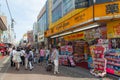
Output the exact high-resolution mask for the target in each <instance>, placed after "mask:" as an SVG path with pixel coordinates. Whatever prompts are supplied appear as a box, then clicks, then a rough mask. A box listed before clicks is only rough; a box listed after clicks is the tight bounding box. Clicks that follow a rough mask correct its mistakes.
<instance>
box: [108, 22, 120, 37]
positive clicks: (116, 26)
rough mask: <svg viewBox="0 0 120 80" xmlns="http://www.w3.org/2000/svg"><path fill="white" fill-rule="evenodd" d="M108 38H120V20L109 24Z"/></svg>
mask: <svg viewBox="0 0 120 80" xmlns="http://www.w3.org/2000/svg"><path fill="white" fill-rule="evenodd" d="M107 37H108V38H120V20H118V21H112V22H109V23H108V24H107Z"/></svg>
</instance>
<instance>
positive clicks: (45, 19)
mask: <svg viewBox="0 0 120 80" xmlns="http://www.w3.org/2000/svg"><path fill="white" fill-rule="evenodd" d="M49 2H51V1H47V2H46V3H45V5H44V6H43V8H42V10H41V11H40V13H39V15H38V17H37V23H38V43H39V45H40V46H45V45H46V44H47V38H45V37H44V32H45V31H46V30H48V26H49V25H50V24H49V22H51V17H49V15H51V13H50V11H49V9H50V8H49V5H50V3H49Z"/></svg>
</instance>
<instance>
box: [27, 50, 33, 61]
mask: <svg viewBox="0 0 120 80" xmlns="http://www.w3.org/2000/svg"><path fill="white" fill-rule="evenodd" d="M28 55H29V57H28V61H32V60H33V57H32V54H31V53H30V52H29V54H28Z"/></svg>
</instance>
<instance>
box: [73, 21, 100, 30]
mask: <svg viewBox="0 0 120 80" xmlns="http://www.w3.org/2000/svg"><path fill="white" fill-rule="evenodd" d="M98 26H99V24H98V23H95V24H91V25H89V26H85V27H82V28H79V29H76V30H73V32H79V31H84V30H87V29H91V28H95V27H98Z"/></svg>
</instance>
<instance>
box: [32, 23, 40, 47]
mask: <svg viewBox="0 0 120 80" xmlns="http://www.w3.org/2000/svg"><path fill="white" fill-rule="evenodd" d="M38 31H39V30H38V23H37V22H35V23H34V24H33V41H34V46H35V47H36V48H38Z"/></svg>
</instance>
